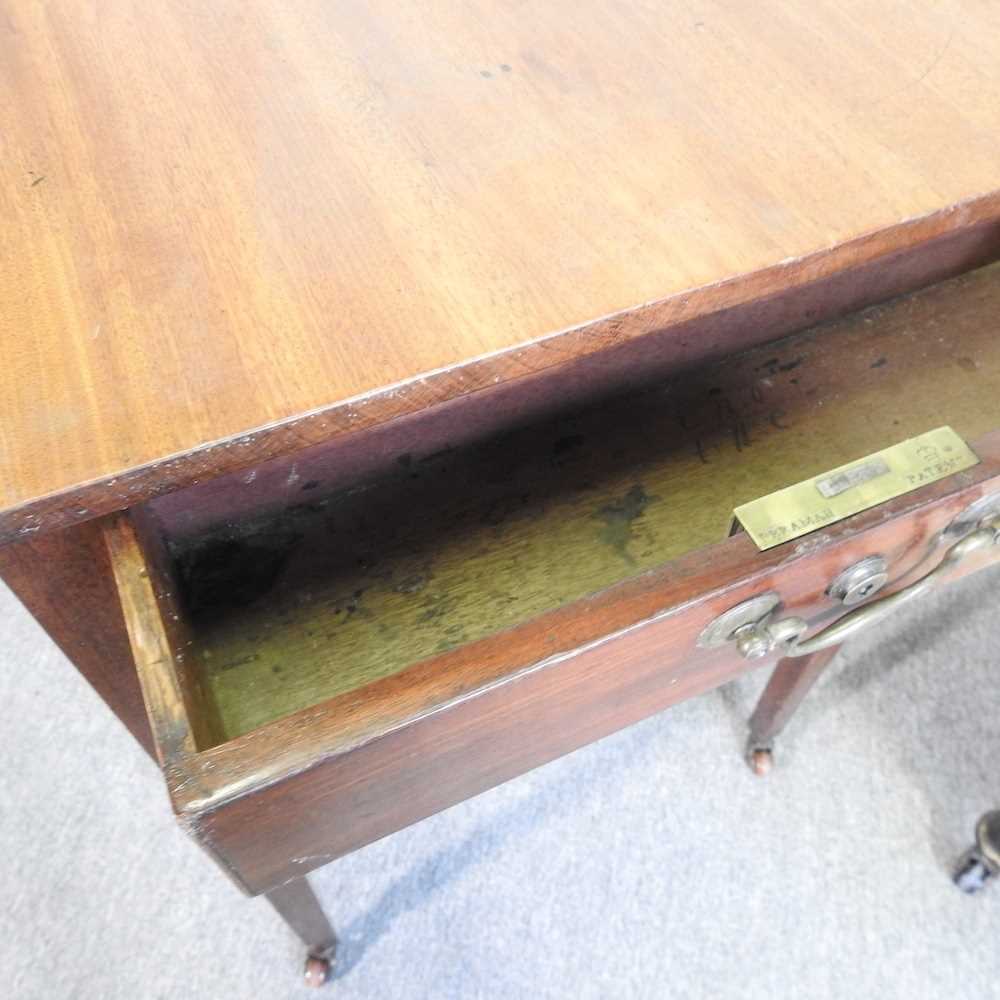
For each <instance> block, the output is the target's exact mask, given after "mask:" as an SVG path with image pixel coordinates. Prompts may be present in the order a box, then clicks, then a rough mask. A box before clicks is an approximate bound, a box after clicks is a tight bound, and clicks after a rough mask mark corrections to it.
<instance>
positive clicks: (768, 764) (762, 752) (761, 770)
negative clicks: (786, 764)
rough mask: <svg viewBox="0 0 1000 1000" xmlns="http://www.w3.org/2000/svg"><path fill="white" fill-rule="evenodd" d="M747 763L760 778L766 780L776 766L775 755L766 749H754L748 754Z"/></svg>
mask: <svg viewBox="0 0 1000 1000" xmlns="http://www.w3.org/2000/svg"><path fill="white" fill-rule="evenodd" d="M747 763H748V764H749V765H750V770H751V771H753V773H754V774H756V775H757V777H758V778H766V777H767V775H768V774H770V773H771V768H772V767H773V766H774V755H773V754H772V752H771V751H770V750H768V749H766V748H765V747H754V748H753V749H751V750H750V752H749V753H748V754H747Z"/></svg>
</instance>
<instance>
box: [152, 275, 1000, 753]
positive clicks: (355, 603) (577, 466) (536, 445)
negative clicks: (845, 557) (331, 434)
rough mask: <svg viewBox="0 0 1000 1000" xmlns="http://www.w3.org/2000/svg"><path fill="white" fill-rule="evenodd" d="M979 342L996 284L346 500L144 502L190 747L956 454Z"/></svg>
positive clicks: (941, 297) (686, 379) (394, 461)
mask: <svg viewBox="0 0 1000 1000" xmlns="http://www.w3.org/2000/svg"><path fill="white" fill-rule="evenodd" d="M998 327H1000V266H996V265H994V266H990V267H986V268H983V269H981V270H979V271H975V272H972V273H970V274H967V275H964V276H962V277H960V278H957V279H953V280H951V281H947V282H943V283H941V284H938V285H935V286H932V287H930V288H928V289H924V290H923V291H920V292H916V293H913V294H911V295H908V296H904V297H902V298H899V299H896V300H893V301H891V302H889V303H886V304H884V305H881V306H877V307H873V308H871V309H867V310H865V311H863V312H860V313H857V314H854V315H852V316H850V317H848V318H846V319H843V320H839V321H837V322H833V323H829V324H825V325H823V326H820V327H816V328H814V329H812V330H808V331H805V332H803V333H801V334H797V335H795V336H792V337H788V338H785V339H783V340H782V341H779V342H777V343H772V344H768V345H765V346H764V347H761V348H757V349H754V350H752V351H749V352H747V353H744V354H742V355H739V356H737V357H731V358H728V359H725V360H724V361H721V362H717V363H713V364H710V365H707V366H705V367H702V368H700V369H697V370H693V371H685V372H683V373H681V374H678V375H676V376H675V377H673V378H666V379H663V380H661V381H659V382H657V383H655V384H653V385H651V386H649V387H647V388H646V389H645V390H644V391H642V392H635V393H632V394H631V395H629V396H628V397H625V398H618V399H610V400H603V401H601V402H599V403H595V404H594V405H592V406H589V407H585V408H582V409H577V410H576V411H574V412H571V413H564V414H561V415H558V416H555V417H553V418H550V419H547V420H546V421H544V422H542V423H538V424H534V425H530V426H522V427H513V428H511V429H509V430H507V431H505V432H504V433H503V434H501V435H494V436H490V437H487V438H484V439H481V440H477V441H473V442H471V443H469V442H466V443H464V444H462V445H461V446H458V447H449V446H447V445H446V446H445V447H443V448H439V449H437V450H436V451H435V452H433V453H431V454H420V455H414V454H413V453H412V452H409V451H403V452H401V453H399V454H396V455H393V456H391V461H390V462H388V465H387V467H383V468H382V469H381V471H380V472H379V473H378V474H377V475H370V476H367V477H366V478H363V479H362V480H360V481H357V482H346V483H345V482H343V481H342V480H341V481H338V482H337V483H335V484H334V485H333V486H332V488H331V485H330V484H328V483H325V482H323V481H319V480H315V479H310V478H303V477H301V476H300V475H298V474H297V473H296V469H295V466H294V465H293V466H290V467H288V472H287V476H283V477H282V478H281V484H282V485H281V496H280V503H279V504H278V505H277V506H276V504H275V502H274V501H275V497H274V491H273V489H271V491H270V493H269V495H268V496H263V495H262V496H261V505H260V512H259V513H254V512H252V511H251V512H250V513H249V514H248V513H247V512H246V511H245V510H243V511H242V512H241V514H240V516H239V517H238V518H236V519H231V520H230V519H226V518H222V519H219V520H217V521H216V522H215V523H212V524H209V525H207V526H205V527H203V528H202V529H200V530H198V531H195V532H174V533H171V530H170V527H169V524H167V521H166V520H165V519H162V518H161V519H159V520H158V518H157V504H156V502H155V501H154V502H153V503H152V504H150V505H149V514H150V516H151V518H152V519H153V521H154V523H161V524H165V525H167V526H166V527H165V528H164V529H163V530H164V532H165V534H166V537H165V554H166V556H167V558H168V560H169V562H170V563H171V564H172V568H171V573H172V576H173V578H174V579H175V580H176V582H177V592H178V594H177V597H178V600H177V612H176V613H177V614H178V615H179V616H180V617H181V618H182V619H183V624H184V627H185V633H184V635H185V638H184V644H185V647H184V648H185V660H186V668H185V669H186V670H187V671H189V672H190V673H191V674H192V675H193V676H194V678H195V683H194V685H193V689H196V690H197V692H198V695H197V697H198V698H199V699H200V700H201V702H202V704H201V705H200V706H199V711H200V712H201V713H202V714H203V716H204V717H205V718H206V719H211V720H212V722H211V725H209V726H206V727H205V728H204V730H203V732H202V735H200V736H199V737H198V741H199V743H200V744H201V746H199V749H201V748H203V746H204V744H206V743H207V744H209V745H214V744H216V743H221V742H225V741H227V740H231V739H233V738H235V737H238V736H240V735H242V734H245V733H248V732H250V731H251V730H254V729H256V728H257V727H260V726H262V725H264V724H266V723H269V722H271V721H273V720H276V719H279V718H282V717H284V716H287V715H290V714H291V713H294V712H296V711H298V710H301V709H304V708H307V707H309V706H312V705H315V704H317V703H319V702H322V701H325V700H326V699H329V698H332V697H334V696H336V695H340V694H343V693H344V692H349V691H354V690H358V689H360V688H363V687H365V686H366V685H368V684H371V683H372V682H373V681H376V680H379V679H381V678H385V677H387V676H389V675H392V674H395V673H397V672H399V671H401V670H403V669H405V668H406V667H408V666H410V665H412V664H415V663H418V662H421V661H426V660H428V659H430V658H432V657H434V656H436V655H437V654H441V653H444V652H447V651H449V650H452V649H455V648H456V647H459V646H462V645H464V644H467V643H471V642H474V641H476V640H478V639H481V638H483V637H485V636H489V635H493V634H496V633H499V632H502V631H504V630H505V629H509V628H513V627H516V626H517V625H519V624H520V623H523V622H525V621H527V620H529V619H533V618H536V617H537V616H539V615H541V614H544V613H546V612H548V611H550V610H552V609H554V608H559V607H561V606H563V605H567V604H569V603H571V602H576V601H581V600H586V599H587V597H588V595H593V594H595V593H597V592H599V591H602V590H605V589H606V588H609V587H612V586H614V585H615V584H617V583H620V582H621V581H623V580H627V579H628V578H631V577H635V576H637V575H639V574H642V573H644V572H645V571H648V570H650V569H652V568H654V567H657V566H660V565H662V564H663V563H666V562H669V561H670V560H673V559H676V558H677V557H679V556H681V555H683V554H685V553H689V552H692V551H694V550H697V549H700V548H703V547H705V546H708V545H711V544H713V543H715V542H718V541H720V540H721V539H723V538H724V537H725V536H726V534H727V532H728V530H729V526H730V515H731V511H732V509H733V507H734V506H736V505H738V504H741V503H743V502H746V501H748V500H752V499H754V498H756V497H759V496H762V495H764V494H766V493H769V492H771V491H773V490H776V489H779V488H781V487H783V486H786V485H789V484H791V483H794V482H796V481H798V480H800V479H803V478H805V477H808V476H811V475H815V474H818V473H820V472H823V471H825V470H827V469H830V468H832V467H835V466H837V465H840V464H842V463H845V462H848V461H851V460H853V459H856V458H859V457H862V456H864V455H866V454H868V453H870V452H872V451H876V450H878V449H880V448H884V447H887V446H889V445H891V444H894V443H896V442H898V441H901V440H903V439H905V438H908V437H911V436H914V435H916V434H920V433H923V432H924V431H927V430H930V429H932V428H934V427H938V426H941V425H943V424H950V425H951V426H952V427H954V429H955V430H956V431H958V432H959V433H960V434H962V435H964V436H965V437H966V438H967V439H969V440H970V441H974V440H975V439H976V437H978V436H981V435H983V434H985V433H987V432H989V431H991V430H994V429H995V428H996V427H997V425H998V422H1000V421H998V416H1000V336H998V333H1000V329H998ZM269 481H270V482H273V481H274V478H273V477H271V478H270V480H269ZM248 488H252V484H249V485H248ZM171 502H172V503H173V504H174V505H175V506H176V505H177V503H178V502H180V503H183V502H184V501H183V494H177V495H175V497H174V498H172V500H171ZM191 502H192V503H194V502H197V501H196V497H195V495H194V494H193V491H192V499H191Z"/></svg>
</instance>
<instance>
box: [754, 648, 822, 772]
mask: <svg viewBox="0 0 1000 1000" xmlns="http://www.w3.org/2000/svg"><path fill="white" fill-rule="evenodd" d="M839 650H840V646H832V647H830V648H829V649H823V650H820V651H819V652H818V653H813V654H812V655H811V656H795V657H789V658H787V659H784V660H779V661H778V664H777V666H776V667H775V668H774V672H773V673H772V674H771V679H770V680H769V681H768V682H767V687H765V688H764V692H763V694H762V695H761V696H760V701H758V702H757V707H756V708H755V709H754V713H753V715H752V716H751V717H750V736H749V739H748V741H747V751H746V757H747V763H748V764H749V765H750V769H751V770H752V771H753V773H754V774H756V775H759V776H760V777H764V776H765V775H766V774H768V773H769V772H770V770H771V768H772V767H773V765H774V741H775V740H776V739H777V737H778V734H779V733H780V732H781V731H782V730H783V729H784V728H785V726H786V725H787V723H788V720H789V719H790V718H791V717H792V715H793V714H794V713H795V710H796V709H797V708H798V707H799V705H800V704H801V703H802V700H803V698H805V696H806V695H807V694H808V693H809V689H810V688H811V687H812V686H813V684H815V683H816V681H817V680H818V679H819V676H820V674H821V673H823V671H824V670H825V669H826V667H827V665H828V664H829V663H830V661H831V660H832V659H833V658H834V657H835V656H836V655H837V653H838V651H839Z"/></svg>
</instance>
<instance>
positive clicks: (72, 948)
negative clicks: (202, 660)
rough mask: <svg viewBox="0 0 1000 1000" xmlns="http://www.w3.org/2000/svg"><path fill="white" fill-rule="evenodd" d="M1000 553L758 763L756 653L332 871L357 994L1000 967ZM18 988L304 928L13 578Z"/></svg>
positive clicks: (0, 811) (9, 653)
mask: <svg viewBox="0 0 1000 1000" xmlns="http://www.w3.org/2000/svg"><path fill="white" fill-rule="evenodd" d="M998 584H1000V575H998V573H997V572H995V571H988V572H984V573H981V574H979V575H978V576H977V577H974V578H971V579H969V580H967V581H965V582H964V583H962V584H960V585H957V586H955V587H952V588H951V589H949V590H947V591H943V592H941V593H939V594H937V595H935V596H934V597H932V598H930V599H928V600H926V601H924V603H923V604H921V605H920V606H911V607H910V608H909V609H907V610H906V611H905V612H903V613H901V614H900V616H899V617H898V619H897V620H896V621H894V622H893V624H892V627H891V628H890V629H886V630H885V631H884V632H883V633H881V634H879V635H871V636H867V637H865V638H863V639H859V640H857V641H855V643H854V644H853V645H852V647H851V648H850V650H849V651H848V652H847V653H845V654H843V655H842V656H841V657H840V658H839V659H838V660H837V661H836V663H835V665H834V667H833V668H832V670H831V671H830V672H828V674H827V675H826V677H825V678H824V679H823V680H822V681H821V682H820V685H819V686H818V688H817V689H816V690H815V691H814V692H813V696H812V697H811V698H810V699H809V700H808V701H807V703H806V704H805V706H804V707H803V708H802V710H801V712H800V714H799V715H798V716H797V717H796V719H795V720H794V722H793V724H792V725H791V727H790V729H789V731H788V733H787V737H786V738H785V740H784V742H783V744H782V746H781V755H780V761H779V766H778V767H777V769H776V771H775V772H774V773H773V774H772V776H771V777H770V778H769V779H767V780H766V781H760V780H758V779H756V778H754V777H753V776H752V775H751V774H750V773H749V772H748V770H747V769H746V768H745V766H744V765H743V764H742V762H741V760H740V750H741V743H742V738H743V724H744V720H745V719H746V717H747V714H748V712H749V710H750V708H751V706H752V704H753V701H754V697H755V695H756V693H757V692H758V690H759V688H760V686H761V683H762V682H763V680H764V676H763V674H761V673H760V672H758V673H757V674H755V675H753V676H751V677H749V678H747V679H746V680H744V681H741V682H739V683H737V684H733V685H730V686H728V687H726V688H724V689H722V690H720V691H718V692H716V693H714V694H711V695H708V696H706V697H703V698H701V699H698V700H696V701H693V702H689V703H687V704H685V705H682V706H680V707H678V708H675V709H672V710H670V711H669V712H666V713H664V714H662V715H660V716H658V717H656V718H653V719H650V720H648V721H646V722H644V723H641V724H640V725H637V726H635V727H633V728H632V729H630V730H628V731H626V732H624V733H621V734H619V735H616V736H614V737H611V738H609V739H607V740H604V741H603V742H602V743H599V744H597V745H595V746H592V747H590V748H588V749H585V750H582V751H580V752H578V753H575V754H573V755H571V756H569V757H566V758H564V759H562V760H560V761H557V762H555V763H553V764H551V765H549V766H548V767H545V768H542V769H540V770H538V771H536V772H534V773H532V774H529V775H526V776H524V777H522V778H520V779H518V780H516V781H512V782H510V783H509V784H507V785H504V786H502V787H500V788H497V789H495V790H494V791H492V792H489V793H488V794H486V795H483V796H481V797H480V798H478V799H476V800H474V801H471V802H467V803H465V804H463V805H461V806H458V807H456V808H454V809H452V810H450V811H448V812H446V813H444V814H442V815H439V816H437V817H434V818H433V819H430V820H427V821H425V822H423V823H421V824H418V825H417V826H415V827H412V828H411V829H409V830H407V831H404V832H403V833H401V834H398V835H396V836H394V837H391V838H388V839H387V840H384V841H382V842H381V843H378V844H374V845H372V846H371V847H369V848H367V849H365V850H363V851H360V852H359V853H357V854H355V855H353V856H352V857H349V858H346V859H344V860H343V861H341V862H338V863H336V864H334V865H332V866H330V867H328V868H327V869H325V870H323V871H322V872H321V873H319V874H318V875H317V876H315V882H314V884H315V885H316V888H317V891H318V892H319V894H320V895H321V897H322V898H323V900H324V902H325V904H326V905H327V907H328V909H329V912H330V913H331V915H332V917H333V919H334V920H335V922H336V924H337V926H338V928H339V930H340V933H341V936H342V949H341V964H340V970H339V978H338V979H337V981H336V982H335V983H334V984H333V985H332V986H331V987H328V988H327V989H328V990H329V995H330V996H334V997H337V998H340V1000H348V998H361V997H372V998H401V1000H409V998H415V1000H416V998H435V1000H438V998H461V1000H473V998H479V997H483V998H491V1000H492V998H504V1000H509V998H549V997H551V998H574V1000H576V998H598V997H600V998H609V997H610V998H646V997H649V998H700V997H711V998H730V997H731V998H737V997H738V998H740V1000H754V998H767V1000H781V998H793V997H794V998H796V1000H798V998H811V1000H821V998H826V997H835V998H840V997H845V998H846V997H850V998H858V997H879V998H883V1000H892V998H897V997H898V998H904V997H905V998H907V1000H919V998H934V1000H938V998H966V997H967V998H975V1000H981V998H988V997H995V996H1000V948H998V942H1000V886H997V887H994V890H995V891H992V892H991V891H987V892H986V893H984V894H982V895H980V896H978V897H964V896H962V895H960V894H959V893H958V892H957V891H956V890H955V889H953V887H952V886H951V884H950V882H949V880H948V875H947V870H948V866H949V864H950V862H951V860H952V858H953V857H954V856H955V855H956V854H957V853H959V852H960V851H961V850H963V849H964V848H965V846H966V844H967V842H968V840H969V838H970V835H971V831H972V827H973V824H974V822H975V820H976V818H977V817H978V816H979V814H980V813H981V812H983V811H985V810H987V809H989V808H991V807H994V806H1000V773H998V766H1000V734H998V731H997V726H996V720H997V716H996V708H995V706H996V703H997V697H996V695H997V685H998V683H1000V674H998V671H997V669H996V665H995V662H994V637H995V636H996V634H997V629H998V628H1000V622H998V617H1000V587H998ZM0 635H2V643H0V697H2V705H3V708H2V719H3V724H2V732H3V740H2V749H3V761H2V765H0V898H2V912H0V970H2V976H0V995H2V996H13V997H18V998H35V997H38V998H43V997H44V998H50V997H60V998H64V997H85V998H102V1000H116V998H127V1000H136V998H145V997H164V998H167V997H170V998H173V997H177V998H186V1000H190V998H198V1000H200V998H211V1000H228V998H250V997H255V998H257V997H268V998H270V997H293V996H305V995H308V994H306V992H305V990H304V988H302V987H300V986H299V985H298V983H299V965H300V960H301V957H302V956H301V952H300V949H299V946H298V944H297V942H296V941H295V940H294V939H293V938H292V936H291V935H290V933H289V932H287V931H286V929H285V928H284V926H283V924H282V923H281V922H280V920H279V919H278V917H277V916H276V915H275V914H274V912H273V911H272V910H271V909H270V907H269V906H268V904H267V903H266V902H264V901H263V900H245V899H243V898H242V897H241V896H240V895H239V893H238V892H237V890H236V889H234V888H233V887H232V886H231V885H230V884H229V883H228V882H227V881H226V879H225V878H224V877H223V876H222V875H221V874H220V873H218V872H217V871H216V870H215V868H214V867H213V865H212V863H211V862H210V861H209V860H208V859H207V858H205V857H203V856H202V855H201V854H200V853H199V851H198V850H197V848H195V847H194V846H193V845H192V844H191V843H189V842H188V841H187V840H186V838H185V836H184V835H183V834H182V833H181V832H180V830H178V829H177V828H175V826H174V825H173V822H172V820H171V818H170V816H169V811H168V808H167V803H166V800H165V795H164V792H163V790H162V787H161V784H160V779H159V776H158V774H157V772H156V770H155V768H154V767H153V765H152V764H151V763H150V761H149V760H147V759H146V758H145V757H144V756H143V754H142V753H141V752H140V751H139V750H138V749H137V747H136V746H135V745H134V744H133V743H132V742H131V741H130V738H129V737H128V736H127V734H126V733H125V732H124V730H123V729H122V728H120V726H119V724H118V723H117V721H116V720H114V719H113V718H112V717H111V716H110V715H109V714H108V712H107V711H106V710H105V709H104V707H103V705H102V704H101V703H99V701H98V699H97V697H96V696H95V695H94V694H93V693H92V692H91V691H90V689H89V688H88V687H87V686H86V685H85V684H84V682H83V681H81V680H80V678H79V677H78V676H77V674H76V673H75V671H74V670H73V669H72V668H71V667H70V666H69V665H68V664H66V662H65V661H64V660H63V659H62V657H61V655H60V654H59V653H58V652H57V651H56V650H55V649H54V647H53V646H52V645H51V644H50V643H49V641H48V640H47V638H46V637H45V636H44V634H43V633H42V632H41V630H40V629H39V628H38V627H37V626H36V625H35V624H34V622H33V621H32V620H31V619H30V618H29V617H28V616H27V614H26V613H25V612H24V611H23V610H22V609H21V608H20V607H19V605H18V604H17V603H16V602H15V600H14V599H13V598H12V597H11V596H10V595H9V593H7V592H0Z"/></svg>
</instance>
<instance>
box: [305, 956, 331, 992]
mask: <svg viewBox="0 0 1000 1000" xmlns="http://www.w3.org/2000/svg"><path fill="white" fill-rule="evenodd" d="M305 976H306V986H311V987H313V988H314V989H317V988H319V987H320V986H322V985H323V984H324V983H325V982H326V981H327V980H328V979H329V978H330V961H329V959H326V958H319V957H318V956H316V955H310V956H309V957H308V958H307V959H306V972H305Z"/></svg>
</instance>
